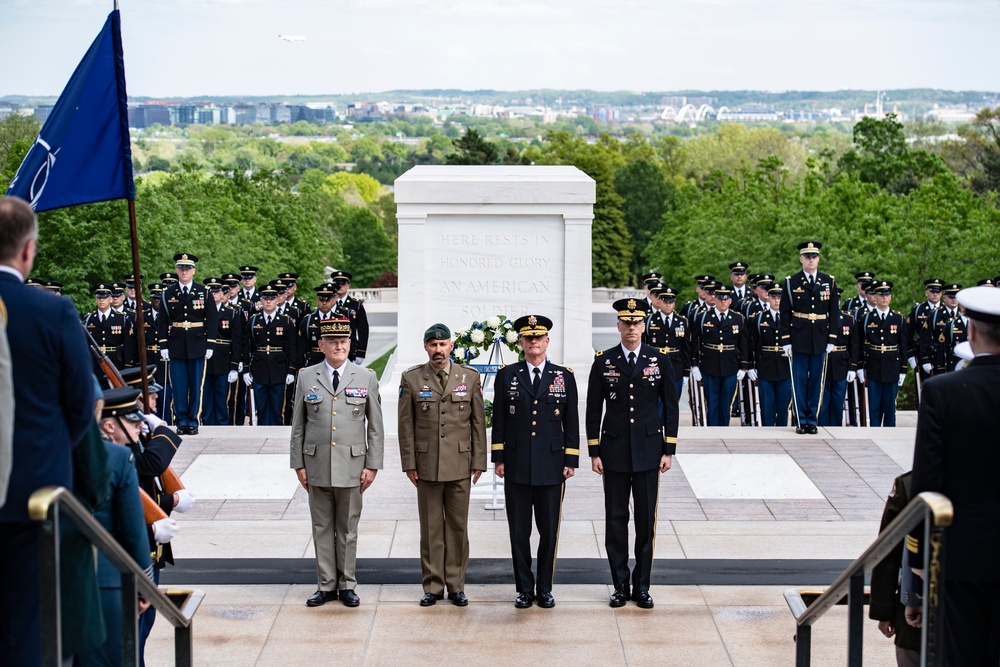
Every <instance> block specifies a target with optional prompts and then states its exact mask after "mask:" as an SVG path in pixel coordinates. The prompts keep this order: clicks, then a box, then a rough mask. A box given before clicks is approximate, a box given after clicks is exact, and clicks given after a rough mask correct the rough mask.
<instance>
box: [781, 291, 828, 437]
mask: <svg viewBox="0 0 1000 667" xmlns="http://www.w3.org/2000/svg"><path fill="white" fill-rule="evenodd" d="M779 312H780V313H781V335H782V345H787V344H791V346H792V384H793V385H794V392H793V398H794V399H795V401H796V403H797V405H796V410H797V411H798V415H797V416H798V423H799V425H800V426H803V425H806V424H811V425H813V426H815V425H816V422H817V417H818V415H819V399H820V393H821V391H822V388H823V384H824V382H823V365H824V362H825V360H826V346H827V345H828V344H833V342H834V339H835V338H836V327H837V324H838V323H839V321H840V303H839V302H838V301H837V285H836V284H835V281H834V279H833V276H831V275H828V274H826V273H822V272H820V271H817V272H816V275H815V282H814V283H813V284H810V283H809V280H808V278H807V277H806V274H805V271H799V272H798V273H796V274H794V275H791V276H788V277H787V278H785V282H784V290H783V291H782V293H781V307H780V308H779Z"/></svg>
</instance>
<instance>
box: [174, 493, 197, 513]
mask: <svg viewBox="0 0 1000 667" xmlns="http://www.w3.org/2000/svg"><path fill="white" fill-rule="evenodd" d="M174 495H175V496H177V503H176V504H175V505H174V509H175V510H177V511H178V512H187V511H188V510H189V509H191V508H192V507H194V494H193V493H191V492H190V491H188V490H187V489H177V490H176V491H175V492H174Z"/></svg>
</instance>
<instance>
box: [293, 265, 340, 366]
mask: <svg viewBox="0 0 1000 667" xmlns="http://www.w3.org/2000/svg"><path fill="white" fill-rule="evenodd" d="M313 291H315V292H316V310H314V311H312V312H311V313H307V314H306V315H305V316H304V317H303V318H302V321H301V322H300V323H299V351H300V354H301V355H302V368H307V367H309V366H313V365H315V364H318V363H320V362H321V361H323V359H325V358H326V357H325V356H324V354H323V350H322V349H321V348H320V345H319V343H320V340H321V338H322V335H321V332H320V322H323V321H325V320H332V319H335V318H334V308H333V306H334V304H335V303H336V301H334V297H336V295H337V286H336V285H334V284H333V283H323V284H322V285H319V286H317V287H314V288H313Z"/></svg>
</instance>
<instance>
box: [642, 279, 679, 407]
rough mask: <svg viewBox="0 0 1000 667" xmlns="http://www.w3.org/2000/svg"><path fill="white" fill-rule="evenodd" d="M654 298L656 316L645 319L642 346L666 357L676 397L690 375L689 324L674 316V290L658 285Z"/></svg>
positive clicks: (653, 313)
mask: <svg viewBox="0 0 1000 667" xmlns="http://www.w3.org/2000/svg"><path fill="white" fill-rule="evenodd" d="M653 295H654V297H655V299H656V301H657V302H658V305H659V308H658V310H659V312H652V313H650V314H649V315H648V316H647V317H646V331H645V332H644V333H643V334H642V342H643V343H645V344H646V345H649V346H650V347H655V348H660V352H663V353H665V354H666V355H667V361H668V362H670V368H671V370H673V372H674V385H675V386H676V387H677V396H678V397H680V396H683V395H684V380H685V378H687V377H688V375H690V373H691V331H690V327H689V326H688V321H687V320H686V319H685V318H683V317H681V316H680V315H678V314H677V313H675V312H674V307H675V306H676V305H677V290H675V289H674V288H673V287H669V286H667V285H664V284H663V283H657V285H656V287H655V288H654V289H653Z"/></svg>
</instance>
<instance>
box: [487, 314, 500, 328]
mask: <svg viewBox="0 0 1000 667" xmlns="http://www.w3.org/2000/svg"><path fill="white" fill-rule="evenodd" d="M486 326H488V327H489V328H490V329H496V328H497V327H498V326H500V318H499V317H497V316H496V315H491V316H490V317H487V318H486Z"/></svg>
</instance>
